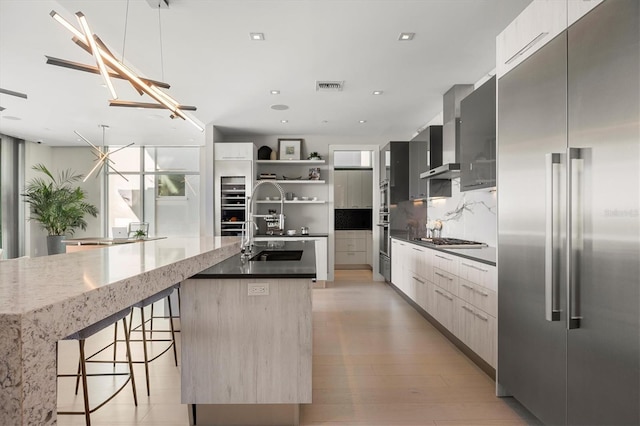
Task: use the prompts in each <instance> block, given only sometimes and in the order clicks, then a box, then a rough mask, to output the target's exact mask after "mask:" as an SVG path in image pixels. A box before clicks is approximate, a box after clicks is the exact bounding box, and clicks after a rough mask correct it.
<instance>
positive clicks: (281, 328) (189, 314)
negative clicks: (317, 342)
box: [181, 241, 316, 425]
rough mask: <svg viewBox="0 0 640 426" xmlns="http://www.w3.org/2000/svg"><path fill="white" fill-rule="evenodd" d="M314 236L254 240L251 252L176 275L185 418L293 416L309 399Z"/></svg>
mask: <svg viewBox="0 0 640 426" xmlns="http://www.w3.org/2000/svg"><path fill="white" fill-rule="evenodd" d="M315 244H316V243H315V242H314V241H269V242H266V241H265V242H256V245H255V247H254V250H253V253H252V254H251V256H250V257H247V258H244V259H243V258H242V257H241V255H236V256H233V257H231V258H229V259H227V260H225V261H223V262H220V263H219V264H217V265H215V266H213V267H211V268H208V269H206V270H204V271H202V272H200V273H199V274H196V275H195V276H194V277H192V278H191V279H188V280H186V281H184V282H183V283H182V288H181V295H182V309H181V312H182V314H181V333H182V335H181V339H182V403H184V404H190V410H189V416H190V422H191V424H198V425H200V424H205V425H222V424H224V425H236V424H245V425H246V424H251V425H267V424H268V425H273V424H278V425H295V424H298V421H299V420H298V413H299V404H304V403H311V373H312V324H311V320H312V317H311V315H312V314H311V292H312V285H313V283H312V280H313V279H315V277H316V260H315ZM298 257H299V258H298ZM251 258H255V260H250V259H251ZM292 258H293V259H292ZM269 259H275V260H269ZM287 259H290V260H287Z"/></svg>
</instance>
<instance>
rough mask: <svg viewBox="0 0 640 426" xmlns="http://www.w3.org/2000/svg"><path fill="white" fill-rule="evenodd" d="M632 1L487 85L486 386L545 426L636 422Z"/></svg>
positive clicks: (602, 12)
mask: <svg viewBox="0 0 640 426" xmlns="http://www.w3.org/2000/svg"><path fill="white" fill-rule="evenodd" d="M639 4H640V2H638V1H637V0H606V1H605V2H603V3H602V4H600V5H599V6H597V7H596V8H595V9H593V10H592V11H591V12H590V13H589V14H587V15H586V16H585V17H583V18H582V19H581V20H579V21H578V22H576V23H575V24H574V25H572V26H571V27H569V28H568V29H567V30H566V31H565V32H563V33H562V34H560V35H559V36H558V37H556V38H555V39H553V40H552V41H550V42H549V43H548V44H547V45H545V46H544V47H543V48H541V49H540V50H539V51H537V52H536V53H534V54H533V55H532V56H531V57H529V58H528V59H527V60H526V61H524V62H523V63H521V64H520V65H519V66H518V67H516V68H515V69H513V70H512V71H510V72H509V73H508V74H506V75H504V76H503V77H502V78H501V79H500V80H499V81H498V247H499V252H498V277H499V307H498V372H497V379H498V384H499V387H500V389H501V390H502V391H503V392H504V393H506V394H510V395H513V396H514V397H515V398H516V399H518V400H519V401H520V402H521V403H522V404H523V405H524V406H525V407H527V408H528V409H529V410H530V411H531V412H533V414H535V415H536V416H537V417H538V418H539V419H540V420H541V421H542V422H543V423H545V424H550V425H564V424H569V425H638V424H640V392H639V387H640V350H639V345H640V342H639V336H640V327H639V320H640V311H639V305H640V291H639V287H640V215H639V193H640V189H639V186H640V172H639V170H640V130H639V125H638V121H639V118H640V108H639V98H640V70H639V68H640V67H639V63H640V58H639V50H640V40H639V39H640V29H639V26H638V16H639V14H640V10H639Z"/></svg>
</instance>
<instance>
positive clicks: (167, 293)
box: [114, 284, 179, 396]
mask: <svg viewBox="0 0 640 426" xmlns="http://www.w3.org/2000/svg"><path fill="white" fill-rule="evenodd" d="M178 285H179V284H178ZM175 288H176V286H173V287H169V288H167V289H165V290H162V291H161V292H159V293H156V294H154V295H153V296H150V297H147V298H146V299H143V300H141V301H140V302H138V303H136V304H134V305H133V306H132V307H133V308H139V309H140V324H139V325H137V326H136V327H133V311H132V312H131V320H130V322H129V332H130V333H133V332H140V333H142V339H131V340H130V341H131V342H142V353H143V355H144V359H143V360H142V361H138V360H132V362H133V363H135V364H144V372H145V379H146V384H147V396H150V395H151V390H150V387H149V363H150V362H152V361H154V360H156V359H158V358H159V357H160V356H161V355H163V354H165V353H166V352H167V351H168V350H169V349H170V348H173V358H174V361H175V364H176V367H177V366H178V352H177V349H176V337H175V333H176V331H175V329H174V327H173V318H174V316H173V311H172V308H171V294H172V293H173V291H174V290H175ZM163 299H167V302H168V303H167V304H168V306H169V316H168V317H155V318H167V319H168V320H169V330H158V329H154V328H153V318H154V316H153V304H154V303H155V302H158V301H160V300H163ZM149 305H151V309H152V313H151V317H150V318H145V315H144V308H146V307H147V306H149ZM148 322H149V323H150V325H151V328H150V329H147V323H148ZM147 332H148V333H149V338H147ZM154 332H156V333H171V338H164V339H162V338H161V339H157V338H153V333H154ZM151 342H171V343H169V345H168V346H167V347H166V348H165V349H164V350H163V351H162V352H160V353H158V354H157V355H156V356H154V357H153V358H151V359H149V353H148V345H147V344H148V343H151ZM114 353H115V350H114Z"/></svg>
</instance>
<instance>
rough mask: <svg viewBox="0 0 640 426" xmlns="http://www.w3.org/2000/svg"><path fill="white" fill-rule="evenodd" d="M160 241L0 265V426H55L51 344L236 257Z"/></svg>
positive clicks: (224, 247) (217, 243)
mask: <svg viewBox="0 0 640 426" xmlns="http://www.w3.org/2000/svg"><path fill="white" fill-rule="evenodd" d="M239 247H240V239H239V238H238V237H193V238H167V239H162V240H156V241H147V242H144V243H139V244H124V245H115V246H106V247H104V248H101V249H95V250H87V251H81V252H76V253H70V254H59V255H54V256H46V257H37V258H21V259H13V260H7V261H3V262H0V424H2V425H3V426H9V425H54V424H56V342H57V341H58V340H60V339H62V338H64V337H66V336H68V335H69V334H71V333H73V332H75V331H78V330H80V329H82V328H84V327H87V326H88V325H91V324H94V323H96V322H97V321H100V320H101V319H103V318H106V317H108V316H109V315H111V314H113V313H115V312H118V311H120V310H122V309H124V308H126V307H128V306H131V305H132V304H134V303H136V302H138V301H140V300H142V299H144V298H146V297H149V296H151V295H153V294H155V293H157V292H159V291H161V290H164V289H166V288H168V287H170V286H172V285H174V284H177V283H179V282H181V281H183V280H185V279H186V278H188V277H190V276H193V275H195V274H197V273H198V272H200V271H203V270H205V269H207V268H209V267H210V266H212V265H215V264H217V263H219V262H221V261H223V260H224V259H227V258H229V257H231V256H233V255H234V254H236V253H238V252H239Z"/></svg>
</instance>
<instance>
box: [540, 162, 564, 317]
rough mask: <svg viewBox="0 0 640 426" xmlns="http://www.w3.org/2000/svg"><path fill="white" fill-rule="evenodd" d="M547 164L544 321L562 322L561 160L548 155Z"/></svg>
mask: <svg viewBox="0 0 640 426" xmlns="http://www.w3.org/2000/svg"><path fill="white" fill-rule="evenodd" d="M545 163H546V197H545V200H546V206H545V216H546V217H545V243H544V252H545V253H544V255H545V256H544V269H545V270H544V311H545V312H544V317H545V319H546V320H547V321H560V312H561V309H560V244H559V236H560V222H559V221H560V199H559V194H560V191H559V186H558V185H559V184H560V179H558V177H559V174H560V168H561V164H562V156H561V154H558V153H549V154H547V155H546V158H545Z"/></svg>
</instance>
